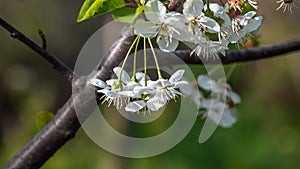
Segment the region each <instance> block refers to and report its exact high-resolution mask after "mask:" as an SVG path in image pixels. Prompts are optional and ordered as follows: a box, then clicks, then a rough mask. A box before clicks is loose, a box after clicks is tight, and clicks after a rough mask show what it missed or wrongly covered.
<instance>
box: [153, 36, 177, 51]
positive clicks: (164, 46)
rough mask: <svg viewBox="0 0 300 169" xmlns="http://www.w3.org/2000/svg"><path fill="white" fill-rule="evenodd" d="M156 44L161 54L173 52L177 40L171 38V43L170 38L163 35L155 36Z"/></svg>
mask: <svg viewBox="0 0 300 169" xmlns="http://www.w3.org/2000/svg"><path fill="white" fill-rule="evenodd" d="M156 42H157V45H158V47H159V48H160V50H162V51H163V52H174V51H175V50H176V48H177V46H178V44H179V42H178V40H177V39H174V38H172V41H170V37H166V36H163V35H162V36H157V39H156Z"/></svg>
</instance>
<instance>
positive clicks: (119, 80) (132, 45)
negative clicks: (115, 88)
mask: <svg viewBox="0 0 300 169" xmlns="http://www.w3.org/2000/svg"><path fill="white" fill-rule="evenodd" d="M139 37H140V36H137V37H136V38H135V39H134V41H133V42H132V44H131V46H130V48H129V50H128V52H127V54H126V56H125V59H124V62H123V64H122V67H121V71H120V75H119V77H118V83H120V82H121V77H122V73H123V70H124V67H125V64H126V61H127V59H128V56H129V54H130V52H131V50H132V48H133V47H134V44H135V43H136V42H137V40H138V39H139Z"/></svg>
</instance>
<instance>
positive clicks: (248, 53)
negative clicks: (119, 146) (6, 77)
mask: <svg viewBox="0 0 300 169" xmlns="http://www.w3.org/2000/svg"><path fill="white" fill-rule="evenodd" d="M0 24H1V25H2V26H3V27H4V28H6V29H7V30H8V31H9V32H11V34H12V35H13V37H15V38H17V39H19V40H20V41H22V42H23V43H25V44H26V45H27V46H28V47H30V48H31V49H33V50H34V51H36V52H37V53H39V54H40V55H42V56H43V57H44V58H45V59H46V60H48V61H49V62H50V63H52V65H53V66H57V65H60V66H61V67H62V69H60V68H59V67H60V66H58V68H57V67H56V70H59V72H62V74H63V75H64V76H65V77H67V79H69V80H71V79H72V78H71V77H72V75H73V72H72V71H70V69H69V68H67V67H66V66H64V65H63V64H62V63H61V62H60V61H58V60H57V59H56V58H55V57H54V56H52V55H51V54H49V53H48V52H47V51H45V50H43V49H41V48H40V47H39V46H37V45H36V44H35V43H34V42H32V41H31V40H30V39H28V38H27V37H25V36H24V35H23V34H21V33H20V32H19V31H17V30H16V29H15V28H13V27H12V26H10V25H8V24H7V23H6V22H4V21H3V20H2V19H1V18H0ZM134 38H135V36H134V35H133V34H132V31H131V30H130V29H129V28H128V27H127V28H125V29H124V30H123V32H122V33H121V36H120V37H119V38H118V39H117V41H115V43H114V44H113V45H112V47H111V48H110V50H109V51H108V52H107V53H106V55H105V56H104V58H103V59H102V61H101V63H100V64H99V66H98V70H97V71H96V72H93V73H91V74H90V75H89V76H88V77H81V78H78V79H75V80H74V81H73V85H75V86H76V90H75V91H73V95H72V96H71V97H70V98H69V100H68V101H67V102H66V103H65V105H64V106H63V107H62V108H61V109H60V110H59V111H58V113H57V114H56V115H55V117H54V118H53V120H52V121H51V122H50V123H49V124H48V125H47V126H46V127H44V128H43V129H42V130H41V131H40V132H39V133H38V134H37V135H36V136H35V137H34V138H33V139H32V140H31V141H30V142H29V143H28V144H27V145H26V146H25V147H24V148H23V149H22V150H21V151H20V152H19V153H18V154H17V155H16V156H15V157H14V158H13V159H12V160H11V161H10V162H9V163H8V164H7V165H6V166H5V167H4V168H5V169H35V168H39V167H40V166H42V165H43V164H44V163H45V162H46V161H47V160H48V159H49V158H50V157H51V156H52V155H53V154H54V153H55V152H56V151H57V150H58V149H59V148H60V147H62V146H63V145H64V144H65V143H66V142H67V141H69V140H70V139H71V138H73V137H74V136H75V133H76V132H77V130H78V129H79V128H80V123H79V121H78V119H77V116H80V118H81V119H85V118H87V117H88V116H89V115H90V114H91V113H92V112H93V110H94V109H95V107H93V106H92V105H93V104H92V103H93V102H94V101H95V99H96V98H95V97H93V96H94V94H95V88H94V87H93V86H91V85H89V84H87V79H90V78H99V79H102V80H107V79H109V78H110V77H111V75H112V69H113V68H114V67H116V66H118V65H119V64H120V63H121V62H122V60H123V59H124V57H125V55H126V53H127V51H128V49H129V47H130V45H131V43H132V42H133V40H134ZM299 49H300V39H296V40H292V41H288V42H284V43H280V44H277V45H273V46H266V47H258V48H251V49H245V50H235V51H228V52H227V53H226V57H223V56H222V57H220V59H221V61H222V62H223V63H224V64H229V63H233V62H242V61H249V60H256V59H262V58H268V57H272V56H275V55H280V54H285V53H288V52H292V51H297V50H299ZM174 54H176V55H177V56H179V57H180V58H182V59H183V60H184V61H185V62H186V63H187V64H202V62H201V60H200V59H199V57H189V51H176V52H174ZM66 75H69V76H66ZM75 106H76V110H77V111H78V112H82V113H81V114H77V115H76V112H75Z"/></svg>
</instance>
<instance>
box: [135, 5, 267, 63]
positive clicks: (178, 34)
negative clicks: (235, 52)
mask: <svg viewBox="0 0 300 169" xmlns="http://www.w3.org/2000/svg"><path fill="white" fill-rule="evenodd" d="M241 5H243V6H246V5H250V6H252V9H254V10H255V9H256V8H257V1H255V0H248V1H245V0H240V1H231V0H228V2H227V3H226V4H224V5H220V4H218V3H208V4H204V3H203V1H202V0H186V2H185V3H184V4H183V10H182V13H178V12H172V11H171V12H168V11H167V8H166V7H165V5H164V4H163V3H162V2H160V1H159V0H149V1H148V2H147V3H146V4H145V9H144V14H145V18H146V19H138V20H137V21H136V22H135V24H134V25H133V26H134V33H135V34H136V35H139V36H141V37H146V38H153V37H156V42H157V45H158V46H159V48H160V49H161V50H162V51H166V52H170V51H174V50H176V48H177V47H178V44H179V41H180V42H184V43H188V44H193V45H194V46H195V48H194V50H193V51H192V53H191V54H193V53H195V54H196V55H197V56H202V57H204V58H206V59H209V58H216V57H217V56H218V53H221V54H223V55H225V50H227V49H228V45H229V44H237V46H241V45H243V44H244V41H245V38H246V39H247V38H248V37H249V36H251V35H252V33H253V32H255V31H256V30H257V29H258V28H259V27H260V25H261V23H262V20H263V17H262V16H256V12H255V11H254V10H253V11H249V10H248V11H245V10H243V9H244V8H243V6H241ZM245 9H246V8H245ZM248 39H249V38H248Z"/></svg>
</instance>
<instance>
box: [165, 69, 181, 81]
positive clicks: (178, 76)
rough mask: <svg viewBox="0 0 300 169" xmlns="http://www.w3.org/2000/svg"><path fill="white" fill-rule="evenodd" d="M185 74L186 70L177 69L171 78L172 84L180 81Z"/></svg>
mask: <svg viewBox="0 0 300 169" xmlns="http://www.w3.org/2000/svg"><path fill="white" fill-rule="evenodd" d="M183 74H184V70H182V69H181V70H177V71H176V72H175V73H174V74H173V75H172V76H171V77H170V79H169V81H170V82H171V84H174V83H175V82H177V81H179V80H181V79H182V77H183Z"/></svg>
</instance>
